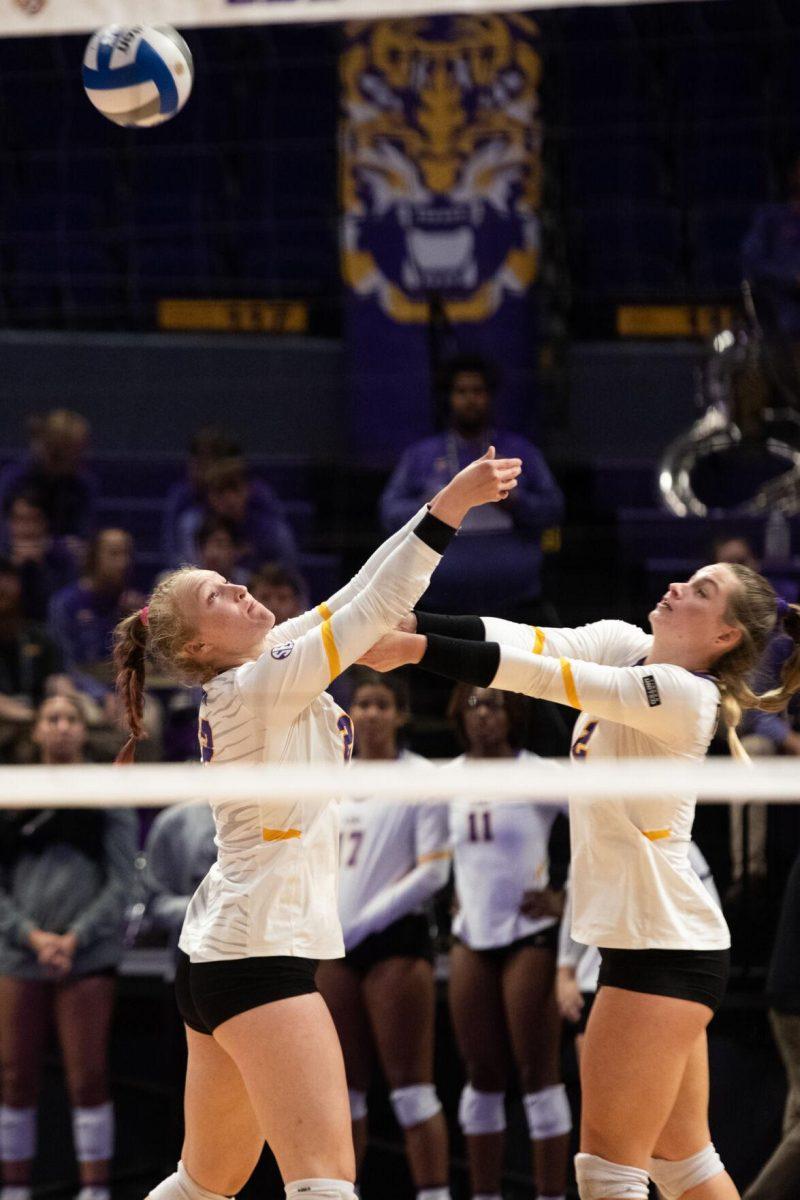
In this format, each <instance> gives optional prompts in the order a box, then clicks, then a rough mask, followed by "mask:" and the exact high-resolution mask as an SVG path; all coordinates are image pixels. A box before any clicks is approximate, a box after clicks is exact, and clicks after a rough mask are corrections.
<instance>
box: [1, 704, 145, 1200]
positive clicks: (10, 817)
mask: <svg viewBox="0 0 800 1200" xmlns="http://www.w3.org/2000/svg"><path fill="white" fill-rule="evenodd" d="M86 736H87V730H86V720H85V717H84V715H83V710H82V708H81V707H80V705H79V703H78V701H77V700H73V699H69V698H67V697H66V696H52V697H50V698H49V699H47V700H44V701H43V702H42V704H41V705H40V707H39V709H38V712H37V714H36V720H35V724H34V729H33V740H34V742H35V744H36V746H37V747H38V749H39V753H40V759H41V762H42V763H44V764H45V765H48V766H56V765H67V764H73V765H75V764H78V763H81V762H83V761H84V747H85V745H86ZM137 832H138V831H137V824H136V816H135V813H134V812H133V811H126V810H124V809H113V810H110V811H108V812H105V811H102V810H97V809H64V808H55V809H48V808H40V809H29V810H23V811H20V810H14V809H6V810H5V811H4V812H3V814H2V818H1V819H0V871H1V872H2V887H0V1074H1V1075H2V1094H3V1103H2V1106H0V1159H2V1167H3V1190H2V1192H1V1193H0V1196H2V1200H29V1197H30V1194H31V1172H32V1168H33V1159H34V1157H35V1153H36V1109H37V1102H38V1098H39V1087H40V1082H41V1073H42V1065H43V1059H44V1055H45V1052H46V1049H47V1041H48V1035H49V1033H50V1026H51V1024H52V1023H54V1024H55V1027H56V1031H57V1033H58V1041H59V1045H60V1048H61V1054H62V1057H63V1061H64V1071H65V1074H66V1081H67V1091H68V1093H69V1098H70V1103H71V1105H72V1134H73V1140H74V1143H75V1151H76V1154H77V1156H78V1167H79V1173H80V1181H81V1190H80V1193H79V1195H78V1200H108V1198H109V1169H110V1166H111V1158H112V1155H113V1152H114V1109H113V1106H112V1103H111V1096H110V1093H109V1086H108V1038H109V1032H110V1027H111V1014H112V1009H113V1005H114V993H115V991H116V980H115V975H116V967H117V964H118V963H119V961H120V959H121V958H122V954H123V950H124V944H123V933H124V917H125V906H126V904H127V903H128V901H129V899H130V895H131V890H132V887H133V863H134V858H135V855H136V839H137Z"/></svg>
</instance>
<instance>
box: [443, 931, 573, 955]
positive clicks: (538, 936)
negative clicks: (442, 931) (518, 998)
mask: <svg viewBox="0 0 800 1200" xmlns="http://www.w3.org/2000/svg"><path fill="white" fill-rule="evenodd" d="M456 941H461V939H460V938H456ZM461 945H462V946H467V943H466V942H461ZM524 946H534V947H535V948H536V949H537V950H552V952H553V954H555V952H556V950H557V949H558V925H548V927H547V928H546V929H540V930H539V932H538V933H528V934H526V935H525V937H521V938H517V940H516V941H515V942H509V943H508V945H507V946H488V947H487V948H486V949H484V950H480V949H478V948H476V947H475V946H467V949H468V950H471V951H472V953H473V954H482V955H484V956H485V957H486V958H489V959H492V960H493V961H495V962H499V963H503V962H505V960H506V959H507V958H510V957H511V955H512V954H516V952H517V950H522V948H523V947H524Z"/></svg>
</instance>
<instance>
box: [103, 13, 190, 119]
mask: <svg viewBox="0 0 800 1200" xmlns="http://www.w3.org/2000/svg"><path fill="white" fill-rule="evenodd" d="M193 77H194V64H193V62H192V53H191V51H190V49H189V47H188V46H187V45H186V42H185V41H184V40H183V38H182V37H181V35H180V34H179V33H177V32H176V31H175V30H174V29H172V28H171V27H170V26H169V25H159V26H157V27H156V26H150V25H106V26H105V27H104V28H103V29H98V30H97V32H96V33H95V34H93V35H92V37H91V38H90V39H89V43H88V45H87V47H86V53H85V54H84V56H83V86H84V88H85V89H86V95H87V96H88V97H89V99H90V100H91V102H92V104H93V105H94V106H95V108H96V109H98V110H99V111H100V112H101V113H102V114H103V116H104V117H108V119H109V121H113V122H114V123H115V124H116V125H133V126H136V127H141V128H144V127H147V126H150V125H161V124H162V122H164V121H168V120H169V119H170V117H174V116H175V114H176V113H179V112H180V110H181V109H182V108H183V106H184V104H185V103H186V101H187V100H188V99H189V94H190V93H191V90H192V80H193Z"/></svg>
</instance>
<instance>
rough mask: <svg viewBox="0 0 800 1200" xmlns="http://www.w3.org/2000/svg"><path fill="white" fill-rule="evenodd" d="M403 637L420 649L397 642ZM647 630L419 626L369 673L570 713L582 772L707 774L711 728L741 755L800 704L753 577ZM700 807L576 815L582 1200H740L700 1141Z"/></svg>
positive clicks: (712, 1005) (691, 802) (718, 956)
mask: <svg viewBox="0 0 800 1200" xmlns="http://www.w3.org/2000/svg"><path fill="white" fill-rule="evenodd" d="M412 623H415V624H416V625H417V629H418V630H419V631H421V632H417V633H410V632H406V631H405V630H407V629H409V628H410V626H411V624H412ZM650 623H651V625H652V629H653V635H652V636H648V635H646V634H644V633H643V632H642V631H641V630H640V629H638V628H636V627H635V626H632V625H627V624H625V623H624V622H620V621H600V622H597V623H596V624H593V625H587V626H584V627H583V628H581V629H573V630H569V629H560V630H559V629H538V628H536V629H532V628H531V627H530V626H523V625H517V624H514V623H511V622H507V621H497V620H495V619H493V618H487V619H481V618H474V617H467V618H449V619H448V618H444V619H442V618H431V619H430V620H429V619H427V618H422V619H421V621H416V622H415V619H414V618H413V617H411V618H409V619H407V621H406V622H405V623H404V631H402V632H395V633H394V634H391V635H389V636H388V637H387V638H386V639H384V641H383V643H382V644H381V645H379V646H377V647H375V648H374V649H373V651H372V652H371V653H370V655H369V656H368V660H369V663H370V665H372V666H375V667H378V668H379V669H383V670H391V669H394V668H395V667H398V666H403V665H405V664H406V663H409V662H415V663H421V664H422V665H423V666H426V667H428V668H429V669H431V670H434V671H436V672H437V673H439V674H442V675H445V676H448V677H449V678H455V679H462V680H467V681H468V682H471V683H473V684H475V685H477V686H490V685H491V686H493V687H501V688H504V689H508V690H511V691H517V692H522V693H523V694H525V695H530V696H537V697H541V698H542V699H547V700H555V701H558V702H560V703H564V702H565V701H566V703H568V704H570V705H571V706H572V707H573V708H576V709H578V710H579V711H580V713H581V715H580V716H579V718H578V720H577V723H576V725H575V731H574V735H573V743H572V753H573V756H575V757H576V758H584V757H586V756H587V755H589V754H590V755H591V756H592V757H600V758H611V759H627V758H654V757H665V758H677V759H680V760H682V761H689V762H692V761H694V762H699V761H701V760H702V759H703V758H704V757H705V755H706V752H707V750H708V746H709V744H710V742H711V739H712V737H713V735H714V731H715V729H716V725H717V721H718V717H719V714H720V712H721V713H722V716H723V718H724V721H725V724H726V725H727V727H728V737H729V741H730V744H731V749H732V752H733V753H734V754H735V755H737V756H742V755H743V751H742V748H741V745H740V743H739V740H738V738H737V736H736V725H737V724H738V722H739V719H740V717H741V712H742V708H761V709H764V710H765V711H773V712H780V711H781V710H782V709H784V708H785V707H786V704H787V703H788V701H789V699H790V698H791V696H792V695H793V694H794V693H795V692H796V691H797V690H798V688H800V608H798V607H797V606H795V605H789V604H787V603H786V601H784V600H782V599H780V598H779V597H777V596H776V594H775V591H774V589H773V587H772V585H771V584H770V583H769V582H768V581H767V580H766V579H764V578H763V576H760V575H758V574H756V573H755V572H754V571H752V570H751V569H749V568H748V567H742V566H737V565H734V564H727V563H715V564H713V565H711V566H708V567H704V568H703V569H702V570H700V571H698V572H696V573H695V575H693V576H692V578H691V579H690V580H689V581H688V582H686V583H673V584H671V585H670V587H669V589H668V591H667V593H666V594H665V595H664V596H663V597H662V599H661V601H660V602H659V603H658V605H657V606H656V607H655V608H654V609H653V611H652V612H651V613H650ZM776 623H777V624H780V625H782V626H783V629H784V631H785V632H786V633H787V634H788V635H789V636H790V637H791V639H792V641H793V642H794V644H795V647H794V651H793V653H792V654H791V655H790V657H789V658H788V659H787V661H786V663H785V664H784V668H783V673H782V682H781V686H780V687H779V688H777V689H774V690H773V691H770V692H767V693H765V694H764V695H762V696H758V695H755V694H754V693H753V692H752V691H751V689H750V687H749V685H748V682H747V680H748V678H750V676H751V672H752V670H753V667H754V666H755V664H756V662H757V661H758V657H759V655H760V654H761V653H762V652H763V649H764V646H765V645H766V643H767V641H768V639H769V638H770V636H771V635H772V634H773V633H774V631H775V628H776ZM435 629H438V630H439V631H442V630H447V632H448V633H456V634H460V635H462V636H456V637H449V636H441V633H439V634H437V633H436V632H434V630H435ZM487 637H488V638H492V639H495V640H493V641H484V640H483V639H484V638H487ZM472 639H474V640H472ZM712 672H713V674H712ZM695 799H696V798H695V796H694V795H691V794H689V795H687V794H674V793H668V792H665V793H663V794H662V795H660V796H656V797H653V796H650V797H648V798H647V799H646V801H637V800H635V799H631V800H625V801H621V800H619V799H616V798H614V797H609V798H608V799H603V800H598V801H594V802H593V803H591V804H575V805H571V808H570V826H571V839H572V879H573V905H574V910H573V921H572V936H573V937H574V938H575V940H576V941H578V942H581V943H583V944H585V945H593V946H599V947H600V948H601V951H602V959H603V963H602V968H601V972H600V991H599V992H598V996H597V1000H596V1001H595V1005H594V1009H593V1011H592V1016H591V1020H590V1021H589V1025H588V1029H587V1033H586V1044H585V1047H584V1052H583V1061H582V1066H581V1082H582V1090H583V1113H582V1120H581V1153H580V1154H578V1156H577V1158H576V1160H575V1161H576V1174H577V1177H578V1187H579V1192H580V1196H581V1200H616V1197H620V1196H625V1197H626V1200H647V1195H648V1190H649V1178H651V1179H653V1181H654V1182H655V1183H656V1185H657V1187H658V1189H659V1191H660V1193H661V1195H662V1198H663V1200H680V1197H682V1196H684V1195H685V1194H686V1193H691V1200H735V1198H737V1197H738V1192H737V1190H736V1187H735V1186H734V1183H733V1181H732V1180H731V1178H730V1176H729V1175H728V1174H727V1172H726V1171H725V1168H724V1166H723V1164H722V1162H721V1160H720V1158H719V1155H718V1154H717V1153H716V1151H715V1149H714V1147H713V1145H712V1143H711V1134H710V1131H709V1126H708V1047H707V1041H706V1027H707V1025H708V1023H709V1021H710V1020H711V1018H712V1016H713V1015H714V1013H715V1012H716V1010H717V1008H718V1006H719V1004H720V1002H721V1000H722V996H723V994H724V990H725V984H726V981H727V975H728V965H729V957H730V951H729V947H730V935H729V933H728V928H727V926H726V924H725V921H724V919H723V916H722V914H721V912H720V911H719V909H718V907H717V906H716V904H714V902H713V901H712V900H711V898H710V897H709V895H708V893H707V891H706V890H705V888H704V887H703V885H702V884H701V883H700V881H699V879H698V878H697V875H696V874H695V872H694V871H693V870H692V869H691V866H690V864H689V860H688V847H689V842H690V838H691V828H692V822H693V820H694V809H695ZM656 1032H657V1036H654V1033H656ZM648 1177H649V1178H648Z"/></svg>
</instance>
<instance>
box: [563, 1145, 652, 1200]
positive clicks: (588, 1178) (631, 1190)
mask: <svg viewBox="0 0 800 1200" xmlns="http://www.w3.org/2000/svg"><path fill="white" fill-rule="evenodd" d="M575 1178H576V1179H577V1181H578V1195H579V1196H580V1200H647V1197H648V1195H649V1193H650V1178H649V1176H648V1174H647V1171H642V1170H641V1169H640V1168H639V1167H625V1166H623V1165H622V1164H621V1163H612V1162H607V1161H606V1160H605V1159H604V1158H597V1156H596V1155H594V1154H576V1155H575Z"/></svg>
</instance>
